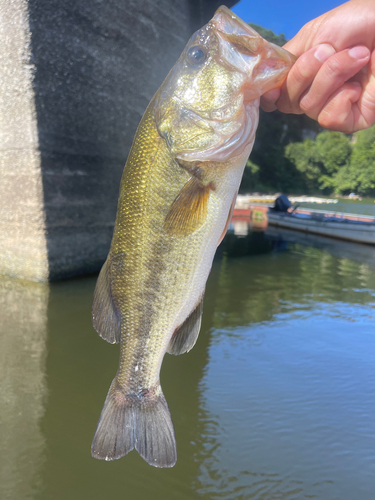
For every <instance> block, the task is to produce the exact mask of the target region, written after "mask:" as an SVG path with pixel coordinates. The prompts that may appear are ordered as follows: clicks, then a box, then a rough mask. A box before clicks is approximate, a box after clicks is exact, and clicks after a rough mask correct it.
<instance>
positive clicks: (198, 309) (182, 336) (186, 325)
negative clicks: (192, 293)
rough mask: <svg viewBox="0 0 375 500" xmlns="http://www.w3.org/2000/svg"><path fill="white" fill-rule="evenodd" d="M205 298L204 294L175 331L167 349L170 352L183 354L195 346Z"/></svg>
mask: <svg viewBox="0 0 375 500" xmlns="http://www.w3.org/2000/svg"><path fill="white" fill-rule="evenodd" d="M203 298H204V294H203V295H202V298H201V299H200V300H199V302H198V304H197V305H196V306H195V308H194V309H193V311H192V312H191V313H190V314H189V316H188V317H187V318H186V319H185V321H184V322H183V323H182V325H180V326H179V327H178V328H177V329H176V331H175V332H174V334H173V336H172V338H171V341H170V344H169V348H168V351H167V352H169V354H175V355H177V354H183V353H184V352H189V351H190V349H192V348H193V347H194V345H195V343H196V341H197V338H198V335H199V330H200V328H201V322H202V313H203Z"/></svg>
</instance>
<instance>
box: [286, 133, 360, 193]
mask: <svg viewBox="0 0 375 500" xmlns="http://www.w3.org/2000/svg"><path fill="white" fill-rule="evenodd" d="M351 154H352V146H351V143H350V138H349V137H348V136H346V135H345V134H342V133H341V132H331V131H329V130H325V131H323V132H321V133H319V134H318V135H317V136H316V139H315V141H312V140H310V139H306V140H305V141H303V142H296V143H291V144H288V145H287V146H286V148H285V156H286V157H287V158H288V159H289V160H290V161H291V162H292V163H293V164H294V165H295V167H296V169H297V170H298V171H299V172H301V174H302V175H303V178H304V181H305V183H306V186H307V187H308V189H309V190H326V191H328V192H331V191H333V190H334V191H336V192H340V191H341V190H342V185H341V184H342V183H343V181H344V178H343V176H342V173H343V172H344V171H347V170H348V169H349V168H350V167H349V166H350V157H351ZM347 188H348V186H347V185H345V189H347Z"/></svg>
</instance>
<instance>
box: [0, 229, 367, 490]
mask: <svg viewBox="0 0 375 500" xmlns="http://www.w3.org/2000/svg"><path fill="white" fill-rule="evenodd" d="M316 245H317V244H316ZM347 255H348V254H345V252H344V253H343V251H342V250H340V251H339V252H338V253H337V252H336V253H335V254H334V253H333V252H331V251H330V248H328V247H324V246H320V247H318V246H315V247H314V246H311V245H310V246H308V245H306V244H304V242H301V241H297V240H296V239H295V240H293V241H292V242H288V241H287V240H286V239H282V238H280V235H278V236H277V237H274V238H273V239H272V238H269V237H268V236H267V233H266V234H265V233H264V232H263V233H262V232H248V234H246V235H242V236H241V237H240V238H238V237H236V236H235V235H234V234H228V236H227V237H226V238H225V239H224V241H223V244H222V245H221V246H220V248H219V252H218V258H217V259H216V260H215V262H214V265H213V267H212V271H211V274H210V278H209V281H208V284H207V290H206V297H205V304H204V315H203V322H202V330H201V333H200V336H199V339H198V342H197V345H196V346H195V347H194V349H193V350H192V351H191V352H189V353H188V354H185V355H182V356H166V357H165V360H164V362H163V367H162V373H161V377H162V385H163V390H164V393H165V396H166V398H167V401H168V404H169V406H170V410H171V413H172V416H173V421H174V424H175V430H176V436H177V448H178V461H177V464H176V466H175V467H174V468H173V469H168V470H158V469H154V468H151V467H149V466H148V465H147V464H146V463H145V462H144V461H143V460H142V459H141V458H140V457H139V456H138V454H137V453H131V454H129V455H128V456H127V457H125V458H123V459H121V460H119V461H115V462H113V463H107V462H102V461H97V460H94V459H92V458H91V454H90V445H91V440H92V436H93V433H94V430H95V426H96V422H97V418H98V415H99V413H100V410H101V407H102V403H103V398H104V397H105V395H106V393H107V390H108V386H109V384H110V382H111V380H112V378H113V375H114V373H115V371H116V369H117V365H118V356H119V349H118V346H113V345H109V344H107V343H106V342H104V341H103V340H102V339H100V338H99V337H98V336H97V335H96V333H95V332H94V330H93V328H92V325H91V318H90V309H91V302H92V294H93V289H94V286H95V282H96V277H95V276H93V277H86V278H80V279H75V280H67V281H62V282H57V283H53V284H51V285H50V286H49V287H46V286H44V285H37V284H28V285H26V284H25V283H23V282H19V281H16V282H14V281H12V280H3V281H2V282H1V283H2V284H1V288H0V297H1V318H2V323H1V327H0V328H1V336H0V343H1V345H0V356H1V360H0V361H1V365H0V377H1V380H2V383H1V384H2V385H1V401H0V412H1V413H0V418H1V421H0V422H1V433H0V440H1V443H0V444H1V446H2V448H1V449H2V451H3V453H2V455H1V458H0V469H1V480H0V498H1V499H3V498H4V499H11V500H13V499H17V500H23V499H26V498H32V499H34V500H50V499H53V500H88V499H90V500H93V499H98V498H106V497H112V498H122V497H123V496H124V497H126V498H135V499H138V498H140V499H143V498H148V497H152V498H153V499H155V500H159V499H160V500H169V499H171V500H172V499H173V500H175V499H176V498H178V499H182V500H191V499H195V498H197V497H199V498H202V499H207V500H211V499H228V500H232V499H233V500H234V499H236V500H245V499H246V500H250V499H257V500H273V499H276V498H278V499H280V500H291V499H296V500H297V499H298V500H301V499H303V498H316V499H319V500H325V499H327V500H328V499H329V500H333V499H336V498H337V499H340V500H353V499H357V498H360V499H361V500H372V499H373V491H374V490H375V451H374V450H375V438H374V436H375V423H374V419H373V415H374V413H375V375H374V369H373V367H374V364H375V336H374V329H373V325H374V316H375V268H374V266H373V265H372V263H371V262H372V261H371V259H364V260H361V259H360V258H357V259H352V258H348V256H347ZM349 255H350V254H349ZM47 329H48V343H47V345H48V353H47V355H46V351H45V345H46V331H47ZM46 380H47V381H48V400H47V398H46V396H45V394H46ZM44 407H45V409H44ZM3 429H5V430H3ZM4 450H5V452H6V453H4Z"/></svg>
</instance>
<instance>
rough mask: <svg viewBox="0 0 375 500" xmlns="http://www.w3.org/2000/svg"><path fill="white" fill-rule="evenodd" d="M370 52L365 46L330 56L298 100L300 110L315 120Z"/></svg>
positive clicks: (363, 63)
mask: <svg viewBox="0 0 375 500" xmlns="http://www.w3.org/2000/svg"><path fill="white" fill-rule="evenodd" d="M369 59H370V51H369V49H368V48H367V47H365V46H357V47H353V48H351V49H346V50H343V51H341V52H338V53H337V54H335V55H333V56H331V57H330V58H329V59H327V61H326V62H325V63H324V64H323V65H322V67H321V68H320V70H319V71H318V72H317V74H316V76H315V78H314V80H313V82H312V84H311V86H310V88H309V89H308V90H307V91H306V93H305V95H304V96H303V97H302V98H301V100H300V108H301V109H302V110H303V111H304V112H305V113H306V114H307V115H308V116H309V117H310V118H313V119H315V120H316V119H317V118H318V116H319V114H320V112H321V110H322V109H323V107H324V106H325V104H326V102H327V101H328V99H329V98H330V96H331V95H332V94H334V93H335V92H336V91H337V90H339V89H340V87H342V85H343V84H344V83H345V82H346V81H347V80H349V79H350V78H352V77H353V76H354V75H355V74H356V73H358V72H359V71H360V70H361V69H362V68H363V67H364V66H365V65H366V64H367V63H368V61H369Z"/></svg>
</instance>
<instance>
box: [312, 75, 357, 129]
mask: <svg viewBox="0 0 375 500" xmlns="http://www.w3.org/2000/svg"><path fill="white" fill-rule="evenodd" d="M361 93H362V86H361V84H360V83H359V82H348V83H345V84H344V85H342V86H341V87H340V89H339V90H337V91H336V92H334V93H333V95H332V96H331V97H330V98H329V100H328V101H327V103H326V104H325V106H324V107H323V109H322V110H321V112H320V113H319V116H318V122H319V124H320V125H322V127H325V128H328V129H330V130H336V131H338V132H346V133H350V132H354V131H356V130H359V129H360V128H365V127H363V124H362V121H363V117H362V115H361V112H360V109H359V107H358V101H359V99H360V96H361Z"/></svg>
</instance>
